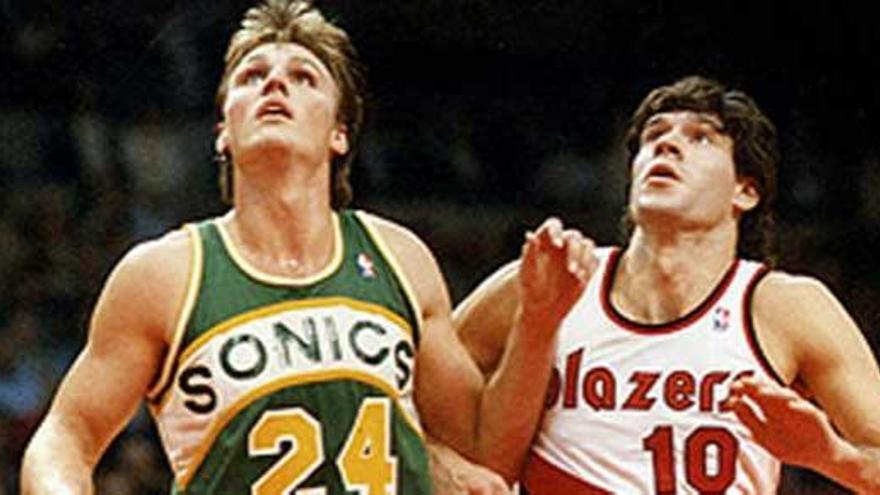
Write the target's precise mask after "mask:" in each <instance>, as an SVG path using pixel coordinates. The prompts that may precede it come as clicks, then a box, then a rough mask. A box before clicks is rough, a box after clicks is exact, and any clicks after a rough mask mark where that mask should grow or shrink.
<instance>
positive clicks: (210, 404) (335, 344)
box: [148, 210, 431, 495]
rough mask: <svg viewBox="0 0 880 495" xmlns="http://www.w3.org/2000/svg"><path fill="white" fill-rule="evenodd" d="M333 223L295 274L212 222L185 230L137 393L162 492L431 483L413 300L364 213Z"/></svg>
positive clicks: (361, 492)
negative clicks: (183, 262)
mask: <svg viewBox="0 0 880 495" xmlns="http://www.w3.org/2000/svg"><path fill="white" fill-rule="evenodd" d="M334 222H335V232H336V234H335V235H336V241H335V243H334V246H335V251H334V254H333V258H332V262H331V263H330V264H329V265H328V266H327V268H326V269H325V270H323V271H322V272H321V273H318V274H316V275H314V276H312V277H309V278H307V279H289V278H284V277H275V276H270V275H268V274H265V273H261V272H259V271H258V270H256V269H254V268H253V267H251V266H250V265H248V263H247V262H246V261H245V260H244V259H243V258H242V256H241V255H240V253H238V252H237V251H236V249H235V246H234V245H233V243H232V242H230V238H229V234H228V233H227V232H226V231H225V230H224V227H223V226H222V225H221V224H220V223H219V222H217V221H216V220H208V221H205V222H202V223H200V224H198V225H187V226H186V227H185V229H186V230H187V231H188V232H189V234H190V235H191V236H192V240H193V242H192V244H193V251H194V252H193V270H192V274H191V276H190V286H189V288H188V291H187V297H186V300H185V301H184V303H183V311H182V315H181V318H180V322H179V324H178V326H177V332H176V334H175V338H174V341H173V342H172V345H171V348H170V352H169V358H168V360H167V361H166V364H165V366H164V368H163V372H162V376H161V377H160V379H159V380H158V381H157V383H156V385H155V386H154V387H153V389H152V390H151V391H150V394H149V396H148V397H149V399H150V402H151V408H150V409H151V412H152V414H153V416H154V418H155V420H156V423H157V425H158V429H159V433H160V436H161V438H162V442H163V445H164V448H165V451H166V453H167V455H168V459H169V462H170V464H171V467H172V469H173V470H174V474H175V481H174V487H173V493H176V494H181V495H183V494H187V495H196V494H236V495H240V494H252V495H270V494H271V495H281V494H284V495H325V494H326V495H333V494H352V495H355V494H357V495H396V494H406V495H418V494H428V493H430V492H431V488H430V479H429V475H428V467H427V456H426V453H425V447H424V442H423V438H422V432H421V429H420V426H419V420H418V416H417V413H416V410H415V406H414V404H413V373H414V369H415V355H416V346H417V344H418V340H419V339H418V338H419V334H418V332H419V328H420V325H419V323H420V322H419V315H420V312H419V308H418V306H417V304H416V301H415V299H414V298H413V297H412V292H411V290H410V289H409V285H408V283H407V282H406V279H405V277H404V275H403V273H402V271H401V270H400V269H399V267H398V265H397V263H396V262H395V260H394V257H393V255H392V253H391V251H390V250H389V249H388V247H387V246H386V245H385V243H384V242H383V241H382V238H381V236H380V235H379V234H378V232H377V229H376V228H375V226H374V223H375V218H374V217H372V216H371V215H369V214H367V213H364V212H359V211H358V212H356V211H347V210H346V211H341V212H339V213H336V214H334Z"/></svg>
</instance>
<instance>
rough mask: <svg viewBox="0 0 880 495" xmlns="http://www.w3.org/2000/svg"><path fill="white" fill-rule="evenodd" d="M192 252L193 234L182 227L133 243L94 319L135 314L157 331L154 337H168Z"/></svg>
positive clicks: (115, 270) (99, 303)
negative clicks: (158, 236)
mask: <svg viewBox="0 0 880 495" xmlns="http://www.w3.org/2000/svg"><path fill="white" fill-rule="evenodd" d="M192 252H193V241H192V236H191V235H190V234H189V233H187V232H186V231H185V230H182V229H179V230H174V231H171V232H169V233H167V234H165V235H164V236H162V237H160V238H157V239H152V240H149V241H144V242H141V243H139V244H137V245H135V246H134V247H133V248H132V249H130V250H129V251H128V252H127V253H126V254H125V255H124V256H123V257H122V259H121V260H120V261H119V263H118V264H117V265H116V267H115V268H114V269H113V272H112V273H111V274H110V278H109V279H108V280H107V283H106V285H105V287H104V290H103V292H102V294H101V298H100V299H99V301H98V306H97V308H96V311H95V315H94V319H95V321H98V322H100V321H107V320H116V319H117V315H120V314H125V315H129V314H130V315H138V318H139V319H140V320H141V321H142V322H143V323H144V325H145V327H146V328H150V329H153V330H154V331H156V332H159V333H160V335H157V337H160V338H163V339H164V338H165V337H167V332H168V331H170V329H171V327H173V324H174V321H175V319H176V317H177V312H178V311H179V306H180V302H181V301H182V300H183V298H184V295H185V292H186V287H187V284H188V280H189V277H190V270H191V267H192V263H193V259H192V258H193V255H192ZM126 319H127V318H126Z"/></svg>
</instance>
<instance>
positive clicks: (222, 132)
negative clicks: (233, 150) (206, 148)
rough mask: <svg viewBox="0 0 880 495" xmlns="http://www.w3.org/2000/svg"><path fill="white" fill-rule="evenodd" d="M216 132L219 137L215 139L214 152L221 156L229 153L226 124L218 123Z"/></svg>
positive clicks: (215, 128) (215, 127)
mask: <svg viewBox="0 0 880 495" xmlns="http://www.w3.org/2000/svg"><path fill="white" fill-rule="evenodd" d="M214 132H215V133H216V134H217V137H216V138H214V151H215V152H216V153H217V154H218V155H221V154H223V153H226V152H227V151H229V132H228V131H227V130H226V124H224V123H223V122H217V125H215V126H214Z"/></svg>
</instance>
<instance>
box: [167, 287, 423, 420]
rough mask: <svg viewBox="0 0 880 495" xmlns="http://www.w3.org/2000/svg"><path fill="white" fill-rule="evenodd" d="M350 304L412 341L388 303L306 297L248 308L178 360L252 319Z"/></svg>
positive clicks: (408, 329) (407, 326) (208, 333)
mask: <svg viewBox="0 0 880 495" xmlns="http://www.w3.org/2000/svg"><path fill="white" fill-rule="evenodd" d="M340 305H342V306H348V307H349V308H352V309H356V310H360V311H365V312H367V313H372V314H375V315H379V316H383V317H385V318H388V319H389V320H391V321H392V322H394V323H395V324H396V325H398V326H399V327H400V328H402V329H403V330H404V331H406V333H407V334H408V335H409V338H410V340H412V336H413V330H412V327H411V326H410V324H409V322H407V321H406V320H405V319H404V318H403V317H402V316H400V315H398V314H397V313H394V312H392V311H391V310H389V309H388V308H386V307H384V306H379V305H377V304H372V303H368V302H364V301H358V300H356V299H350V298H348V297H319V298H314V299H303V300H298V301H284V302H280V303H277V304H272V305H269V306H263V307H261V308H258V309H255V310H252V311H248V312H246V313H241V314H239V315H237V316H235V317H234V318H230V319H228V320H226V321H223V322H221V323H219V324H218V325H215V326H214V327H213V328H211V329H209V330H208V331H206V332H205V333H203V334H202V335H200V336H199V337H198V338H197V339H195V340H194V341H192V343H190V345H189V346H187V348H186V349H185V350H184V351H183V352H182V353H181V354H180V357H179V358H178V360H177V362H178V364H180V365H182V364H183V363H185V362H186V361H187V359H189V358H190V357H191V356H192V355H193V354H195V353H196V351H198V350H199V349H201V348H202V347H204V346H205V345H206V344H207V343H208V342H209V341H210V340H211V339H213V338H214V337H216V336H217V335H220V334H222V333H224V332H227V331H229V330H231V329H233V328H235V327H237V326H239V325H242V324H244V323H247V322H249V321H252V320H257V319H260V318H264V317H266V316H269V315H273V314H277V313H281V312H283V311H287V310H291V309H302V308H325V307H331V306H340ZM170 397H171V394H166V395H165V396H164V397H163V398H162V401H161V403H160V404H159V405H158V406H156V407H155V408H154V413H155V414H158V413H160V412H161V411H162V409H164V408H165V405H166V404H167V402H168V399H169V398H170Z"/></svg>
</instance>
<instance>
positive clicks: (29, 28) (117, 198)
mask: <svg viewBox="0 0 880 495" xmlns="http://www.w3.org/2000/svg"><path fill="white" fill-rule="evenodd" d="M37 3H39V2H37ZM109 3H113V2H109ZM202 3H204V2H201V3H198V4H199V5H201V4H202ZM10 5H11V4H8V3H4V4H2V5H0V14H2V16H3V17H4V18H3V19H2V20H3V21H4V24H5V25H9V26H13V29H10V30H6V31H5V33H2V34H0V41H2V43H0V71H2V73H3V75H2V76H0V77H9V76H10V75H15V77H10V79H9V81H6V80H4V81H3V84H2V87H3V88H5V90H6V94H0V143H2V145H0V176H2V181H0V212H2V214H0V281H2V283H0V495H4V494H6V493H16V492H17V476H18V472H17V471H18V466H19V462H20V458H21V454H22V450H23V448H24V445H25V443H26V442H27V440H28V438H29V436H30V435H31V433H32V431H33V428H34V426H35V424H36V423H37V422H38V421H39V419H40V418H41V416H42V415H43V414H44V412H45V410H46V408H47V407H48V401H49V400H50V398H51V395H52V393H53V391H54V390H55V389H56V387H57V386H58V384H59V380H60V378H61V376H62V375H63V373H64V371H65V370H66V369H67V368H68V367H69V366H70V365H71V364H72V363H73V360H74V359H75V357H76V354H77V353H78V352H79V350H80V349H81V348H82V346H83V345H84V343H85V339H86V329H87V325H88V319H89V317H90V312H91V308H92V307H93V305H94V303H95V301H96V298H97V295H98V291H99V289H100V287H101V285H102V284H103V282H104V280H105V279H106V277H107V276H108V274H109V270H110V269H111V267H112V266H113V265H114V264H115V263H116V262H117V261H118V260H119V258H120V257H121V256H122V254H123V253H124V252H125V251H126V250H127V249H128V248H130V247H131V246H132V245H133V244H135V243H136V242H139V241H143V240H145V239H148V238H151V237H154V236H156V235H159V234H161V233H162V232H164V231H166V230H168V229H171V228H174V227H176V226H178V225H180V224H181V223H183V222H185V221H189V220H197V219H199V218H204V217H206V216H209V215H213V214H217V213H220V212H222V211H223V209H224V206H223V205H222V204H221V203H220V201H219V198H218V192H217V187H216V177H215V174H216V169H215V166H214V163H213V160H212V140H213V124H214V122H215V120H214V119H215V114H214V112H213V109H212V107H211V103H210V101H211V96H212V94H213V91H214V81H215V80H216V79H215V78H214V75H216V74H217V73H218V69H217V66H216V65H215V66H210V67H209V66H206V62H205V59H210V60H211V63H219V60H220V54H219V52H220V49H219V48H218V47H219V44H218V43H217V41H216V40H214V41H213V42H212V43H213V44H210V43H206V40H207V39H213V37H215V35H216V31H218V30H219V31H225V29H226V28H225V27H224V28H219V27H217V26H214V27H212V28H210V29H208V28H204V25H205V23H206V22H207V21H205V19H203V18H200V17H199V12H198V10H195V11H192V12H191V13H190V15H189V16H188V17H184V18H182V19H178V20H177V21H175V22H171V23H169V24H166V25H165V27H164V28H163V31H162V33H161V36H159V35H155V32H150V31H149V29H146V28H144V24H143V23H137V22H135V20H134V19H133V18H125V19H121V20H120V22H122V21H124V22H123V23H122V25H119V24H115V23H114V22H113V21H115V20H117V19H112V17H113V15H114V13H118V12H119V11H120V9H115V10H114V9H110V8H104V7H101V5H103V2H97V1H87V2H84V3H83V5H82V6H81V10H80V11H76V9H74V8H73V7H72V5H73V3H69V4H66V3H65V5H67V6H64V5H59V6H54V7H53V8H52V9H48V10H47V11H46V12H44V13H43V14H41V15H36V14H33V12H32V11H25V10H22V9H16V8H15V7H11V6H10ZM120 5H122V3H120ZM53 9H54V10H53ZM226 10H227V11H229V12H223V11H222V9H221V11H220V12H219V13H218V12H213V14H214V15H217V16H224V17H228V18H230V19H234V18H236V17H237V15H238V8H237V7H234V6H230V5H227V6H226ZM230 12H234V13H230ZM59 19H60V20H61V21H64V22H54V21H58V20H59ZM104 23H109V24H111V25H117V27H118V29H123V30H127V31H126V32H127V33H128V34H129V36H128V37H122V38H120V36H118V33H116V34H114V33H106V32H104V31H101V30H99V29H96V28H97V27H99V26H102V25H104ZM199 25H201V26H202V29H199ZM74 27H75V28H76V29H74ZM90 28H94V29H90ZM138 29H140V31H138ZM145 29H146V31H145ZM211 29H213V30H214V31H211ZM150 36H155V38H154V39H153V40H152V41H150V39H149V38H150ZM123 38H124V39H123ZM126 43H128V44H129V45H137V46H147V45H149V46H150V48H149V49H148V50H147V51H146V52H144V53H141V54H139V58H138V60H137V61H136V63H124V64H120V63H119V60H118V59H120V58H124V57H125V56H127V55H129V52H127V51H126V49H125V46H126ZM365 44H366V43H365ZM68 45H69V46H68ZM59 46H61V47H62V48H60V49H59ZM206 46H208V47H212V48H210V49H207V48H204V47H206ZM65 47H66V48H65ZM207 52H209V53H207ZM71 58H73V59H76V60H78V61H79V62H76V63H75V62H72V61H71V60H70V59H71ZM386 62H387V60H385V59H382V58H381V57H379V58H378V59H377V60H374V61H373V66H374V67H376V69H377V70H376V72H378V73H380V74H381V73H382V70H384V69H383V63H386ZM77 63H79V64H83V66H85V68H83V66H80V65H76V64H77ZM74 67H75V69H74ZM53 68H54V69H55V72H53ZM59 68H60V69H59ZM129 69H130V70H132V71H133V72H134V73H133V74H128V75H126V74H124V72H125V71H126V70H129ZM547 70H549V71H551V75H552V71H553V70H558V71H560V72H565V73H567V67H566V68H559V69H554V68H552V67H550V68H547ZM53 74H55V75H56V76H57V77H53ZM556 75H558V74H556ZM677 75H678V74H677ZM495 77H497V78H498V79H497V80H496V82H498V81H500V80H503V79H505V75H504V74H502V75H501V76H495ZM377 79H378V80H379V81H380V84H378V85H377V86H374V91H373V93H372V94H371V103H370V108H369V111H370V112H371V113H370V115H369V116H368V120H367V128H366V131H365V135H364V137H363V140H362V142H361V145H360V147H359V157H358V159H357V161H356V163H355V167H354V169H353V182H354V186H355V192H356V194H355V196H356V199H355V206H357V207H362V208H367V209H371V210H374V211H377V212H378V213H381V214H384V215H387V216H389V217H392V218H395V219H397V220H399V221H401V222H403V223H404V224H406V225H409V226H410V227H411V228H413V229H414V230H415V231H416V232H417V233H418V234H419V235H421V236H422V237H423V238H424V239H425V240H426V241H427V242H428V244H430V245H431V246H432V248H433V249H434V250H435V253H436V255H437V257H438V259H439V261H440V264H441V266H442V268H443V269H444V272H445V274H446V276H447V278H448V281H449V285H450V290H451V292H452V295H453V299H454V300H460V299H461V298H462V297H463V296H464V295H465V294H466V293H467V292H468V291H469V290H470V289H472V288H473V287H474V285H475V284H476V283H477V282H478V281H479V280H480V279H482V277H484V276H485V275H487V274H488V273H490V272H492V271H493V270H494V269H495V268H496V267H497V266H498V265H500V264H501V263H503V262H505V261H507V260H509V259H510V258H512V257H514V256H516V255H517V254H518V252H519V245H520V242H521V240H522V235H523V232H524V231H525V229H526V228H529V227H531V226H534V225H536V224H538V223H539V222H540V221H541V220H542V219H543V218H544V217H545V216H546V215H548V214H556V215H558V216H560V217H561V218H562V219H563V220H565V221H566V222H567V223H570V224H573V225H575V226H577V227H580V228H581V229H583V230H584V231H585V232H587V233H589V234H590V235H592V236H594V237H595V238H596V239H597V241H598V242H599V243H600V244H607V243H612V242H617V241H618V240H619V239H618V236H617V233H618V225H619V222H618V220H619V218H620V216H621V214H622V212H623V208H624V198H625V188H626V173H627V167H626V165H625V155H624V153H623V150H622V146H620V145H619V142H620V138H621V136H622V133H623V129H624V127H625V121H626V115H627V112H628V111H629V108H626V105H627V104H631V103H632V102H631V101H629V100H627V101H619V98H618V101H617V105H618V106H613V107H599V108H596V106H595V105H594V106H593V107H590V105H591V104H596V102H604V101H614V98H615V97H616V96H617V95H618V94H617V93H615V91H614V90H613V89H614V86H615V84H614V82H613V81H606V82H605V83H600V82H595V83H593V84H592V85H591V86H589V87H584V88H581V89H582V90H583V91H584V92H585V93H586V92H587V91H589V92H590V94H589V97H587V96H583V97H578V96H577V95H575V93H574V91H573V89H572V87H570V86H564V85H563V86H561V87H560V88H556V89H558V91H556V90H553V88H543V89H544V91H541V92H539V93H535V92H532V91H531V89H530V88H529V86H528V84H523V83H521V82H520V83H517V82H516V81H509V84H510V86H511V87H512V88H513V89H508V90H506V91H501V92H496V91H495V88H494V87H489V88H483V89H479V88H476V89H473V91H471V92H470V93H468V94H463V93H461V92H460V88H456V87H438V88H433V89H431V90H427V93H426V90H425V89H424V88H419V87H418V85H416V86H414V87H411V88H409V87H408V86H406V85H398V86H395V85H394V84H390V85H388V86H387V87H386V86H382V84H381V81H382V77H381V76H380V77H378V78H377ZM7 82H8V84H7ZM416 82H417V83H419V84H421V83H425V81H423V80H422V81H416ZM447 82H448V81H447ZM662 82H667V81H662ZM518 84H519V85H518ZM572 84H575V85H576V84H577V81H575V83H572ZM407 88H409V89H407ZM547 89H551V91H547ZM474 92H476V94H477V95H478V96H474ZM562 95H571V96H570V97H568V96H562ZM567 98H568V99H567ZM587 100H590V101H587ZM565 101H571V102H575V103H576V104H578V105H581V104H582V105H584V107H585V109H584V111H583V112H572V111H571V110H570V109H568V108H562V107H565V106H566V103H565ZM589 110H592V111H593V112H594V113H590V111H589ZM559 115H565V116H566V117H567V119H566V120H562V119H560V118H559ZM596 115H600V117H597V116H596ZM785 117H786V121H785V122H786V124H787V125H786V126H785V127H783V128H782V131H783V135H782V143H783V152H784V155H785V161H784V163H783V170H782V173H781V181H780V182H781V190H780V198H779V207H778V209H779V211H780V218H779V231H780V247H781V253H782V256H781V257H780V260H779V261H780V265H781V266H782V267H783V268H786V269H790V270H792V271H796V272H808V273H810V274H813V275H816V276H818V277H820V278H821V279H822V280H824V281H825V282H826V283H827V284H828V285H829V286H830V287H831V288H832V290H833V291H835V293H836V294H837V295H838V297H839V298H840V299H841V300H842V301H843V302H844V304H845V305H846V306H847V308H848V309H849V310H850V312H851V313H852V314H853V315H854V317H855V318H856V320H857V322H858V323H859V324H860V325H861V327H862V329H863V330H864V331H865V333H866V336H867V338H868V340H869V341H870V343H871V344H872V346H873V348H874V349H875V352H876V351H877V350H878V349H880V303H878V301H880V277H878V276H877V273H878V269H880V266H878V262H877V261H876V252H877V249H878V248H880V216H878V215H876V213H875V212H876V211H878V209H880V163H878V161H880V160H878V158H877V156H876V155H873V154H872V153H871V152H870V150H868V151H867V152H865V153H860V152H858V150H855V151H853V150H851V151H850V154H848V155H843V156H835V155H833V154H831V153H829V152H828V151H827V149H826V147H825V144H826V143H822V142H821V141H818V142H817V140H816V139H815V138H814V135H813V134H811V133H812V132H814V131H815V129H811V127H810V126H811V122H813V121H814V120H813V118H811V117H809V116H806V117H803V118H800V117H799V116H798V115H796V114H794V113H786V114H785ZM415 124H417V125H415ZM169 484H170V474H169V471H168V468H167V465H166V462H165V460H164V458H163V456H162V454H161V448H160V447H159V444H158V442H157V437H156V435H155V432H154V430H153V426H152V424H151V422H150V420H149V418H148V416H147V414H146V413H145V411H143V410H142V411H140V412H139V413H138V414H137V416H136V417H135V419H134V421H133V422H132V423H131V424H130V425H129V426H128V427H127V428H126V430H125V432H124V434H123V435H122V436H121V437H120V438H119V439H118V440H117V441H116V442H114V444H113V445H112V446H111V448H110V451H109V453H108V455H107V456H105V458H104V459H103V461H102V463H101V467H100V469H99V470H98V474H97V487H98V492H97V493H98V494H100V495H110V494H112V495H129V494H142V495H151V494H160V493H167V489H168V486H169ZM785 486H786V488H785V490H786V491H785V493H789V494H795V493H796V494H798V495H809V494H835V493H843V492H841V491H839V490H838V489H836V488H835V487H834V486H833V485H831V484H829V483H827V482H824V481H822V480H821V479H819V478H818V477H817V476H815V475H812V474H810V473H807V472H803V471H797V470H789V471H787V472H786V483H785Z"/></svg>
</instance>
